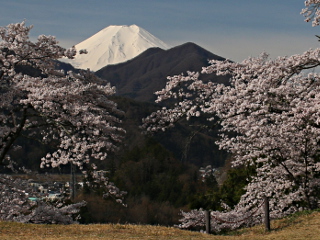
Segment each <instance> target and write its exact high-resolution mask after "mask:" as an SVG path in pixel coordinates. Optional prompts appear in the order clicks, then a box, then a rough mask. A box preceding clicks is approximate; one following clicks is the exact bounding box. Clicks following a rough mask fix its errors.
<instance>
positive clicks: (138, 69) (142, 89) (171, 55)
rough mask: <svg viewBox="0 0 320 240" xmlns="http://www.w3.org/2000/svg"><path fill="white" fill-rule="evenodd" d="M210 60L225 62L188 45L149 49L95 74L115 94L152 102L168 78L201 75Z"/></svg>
mask: <svg viewBox="0 0 320 240" xmlns="http://www.w3.org/2000/svg"><path fill="white" fill-rule="evenodd" d="M211 59H215V60H225V59H224V58H222V57H220V56H217V55H215V54H213V53H211V52H209V51H207V50H205V49H204V48H202V47H200V46H198V45H196V44H194V43H190V42H189V43H185V44H182V45H180V46H177V47H174V48H171V49H169V50H163V49H160V48H150V49H148V50H146V51H145V52H143V53H141V54H140V55H138V56H137V57H135V58H133V59H131V60H129V61H127V62H124V63H120V64H117V65H108V66H106V67H104V68H102V69H100V70H98V71H97V72H96V75H97V76H99V77H100V78H103V79H106V80H107V81H108V82H110V83H111V85H113V86H115V87H116V88H117V95H120V96H125V97H129V98H132V99H135V100H138V101H147V102H153V101H154V100H155V99H156V97H155V95H154V92H156V91H159V90H161V89H162V88H163V87H165V84H166V82H167V76H173V75H177V74H181V73H186V72H187V71H197V72H200V71H201V69H202V67H203V66H208V60H211ZM200 77H201V78H202V79H203V80H208V79H210V80H211V81H214V82H226V81H227V79H228V78H227V77H224V76H216V75H213V74H211V75H201V76H200Z"/></svg>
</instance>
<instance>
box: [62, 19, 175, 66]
mask: <svg viewBox="0 0 320 240" xmlns="http://www.w3.org/2000/svg"><path fill="white" fill-rule="evenodd" d="M152 47H159V48H162V49H165V50H166V49H169V48H171V47H170V46H169V45H167V44H166V43H164V42H162V41H161V40H160V39H158V38H156V37H155V36H153V35H152V34H151V33H149V32H148V31H146V30H145V29H143V28H141V27H138V26H137V25H130V26H126V25H123V26H115V25H111V26H109V27H106V28H104V29H102V30H101V31H100V32H98V33H96V34H94V35H93V36H91V37H89V38H88V39H86V40H84V41H83V42H81V43H79V44H77V45H75V48H76V50H77V51H80V50H82V49H86V50H87V52H88V53H87V54H79V53H78V54H77V55H76V56H75V58H74V59H62V61H63V62H67V63H70V64H71V65H73V66H74V67H75V68H80V69H87V68H90V70H92V71H97V70H99V69H101V68H102V67H105V66H106V65H110V64H117V63H121V62H126V61H128V60H130V59H132V58H134V57H136V56H137V55H139V54H140V53H142V52H144V51H145V50H147V49H148V48H152Z"/></svg>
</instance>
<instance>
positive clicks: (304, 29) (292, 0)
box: [0, 0, 320, 61]
mask: <svg viewBox="0 0 320 240" xmlns="http://www.w3.org/2000/svg"><path fill="white" fill-rule="evenodd" d="M0 2H1V5H0V6H1V8H0V26H6V25H8V24H9V23H16V22H21V21H23V20H26V23H27V25H34V28H33V30H32V32H31V35H32V37H35V36H38V35H40V34H45V35H54V36H56V37H57V39H58V40H59V41H60V43H61V45H62V46H64V47H71V46H72V45H75V44H77V43H79V42H81V41H83V40H85V39H86V38H88V37H90V36H92V35H93V34H95V33H96V32H98V31H100V30H101V29H103V28H105V27H107V26H109V25H131V24H136V25H138V26H140V27H142V28H144V29H146V30H147V31H149V32H150V33H151V34H153V35H155V36H156V37H158V38H159V39H161V40H162V41H164V42H166V43H168V44H170V45H172V46H176V45H180V44H182V43H185V42H194V43H196V44H198V45H200V46H202V47H204V48H206V49H207V50H209V51H211V52H212V53H215V54H218V55H220V56H223V57H226V58H229V59H232V60H235V61H241V60H243V59H244V58H247V57H248V56H257V55H259V53H261V52H263V51H266V52H268V53H270V54H271V56H272V57H276V56H279V55H292V54H296V53H302V52H304V51H306V50H308V49H310V48H315V47H318V45H319V43H318V41H317V38H316V37H315V36H314V35H315V34H319V35H320V27H312V26H311V24H310V23H305V22H304V18H303V16H301V15H300V11H301V9H302V8H303V7H304V0H223V1H222V0H219V1H218V0H157V1H156V0H112V1H109V0H90V1H89V0H64V1H61V0H0Z"/></svg>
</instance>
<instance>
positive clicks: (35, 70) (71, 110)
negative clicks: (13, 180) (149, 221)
mask: <svg viewBox="0 0 320 240" xmlns="http://www.w3.org/2000/svg"><path fill="white" fill-rule="evenodd" d="M31 29H32V26H30V27H28V26H26V25H25V22H22V23H17V24H10V25H8V26H7V27H0V38H1V39H0V164H1V165H6V166H14V162H15V161H14V160H15V159H12V158H11V153H12V152H13V151H15V150H16V149H17V148H18V147H19V146H18V145H17V140H18V139H19V138H21V137H24V138H32V139H34V138H37V137H39V136H41V137H40V139H37V140H38V141H40V142H42V143H43V144H54V145H53V146H54V149H55V150H53V151H52V152H48V153H47V154H46V155H45V156H43V158H42V159H41V164H40V159H39V164H40V165H41V167H58V166H60V165H65V164H69V163H71V164H74V165H76V166H78V167H79V168H80V169H82V170H83V171H84V170H85V169H88V168H89V169H93V170H90V171H88V172H85V171H84V173H85V174H89V173H90V174H92V177H93V178H94V177H95V176H98V174H97V171H98V169H97V167H96V165H95V164H94V163H92V161H94V160H96V161H100V160H105V159H106V157H107V154H108V153H110V152H113V151H115V150H117V144H118V143H119V142H121V139H122V138H123V136H124V134H125V131H124V129H122V128H121V127H120V126H119V124H120V122H121V121H120V120H119V116H120V115H121V114H122V111H120V110H119V109H118V108H117V105H116V103H115V102H113V101H112V100H110V96H112V95H113V94H114V93H115V88H114V87H111V86H110V84H108V83H107V84H106V83H105V81H103V80H101V79H99V78H98V77H96V76H95V75H94V74H93V73H92V72H90V70H87V71H81V72H80V73H73V72H68V73H65V72H63V71H58V70H56V69H55V66H56V64H57V63H56V62H57V61H56V60H58V59H60V58H62V57H68V58H73V57H74V56H75V54H76V51H75V49H74V48H71V49H64V48H62V47H61V46H59V45H58V41H57V40H56V39H55V37H53V36H44V35H41V36H39V37H38V39H37V40H36V41H35V42H32V41H31V40H30V39H29V32H30V30H31ZM82 53H86V51H85V50H83V51H82ZM21 167H23V166H21ZM103 180H104V183H105V186H106V189H107V190H106V193H105V195H106V196H107V195H109V196H110V195H111V196H113V197H115V198H116V199H118V201H121V199H122V196H123V194H124V192H121V191H120V190H119V189H118V188H116V187H115V186H114V185H113V184H112V183H110V182H109V179H108V178H107V177H105V178H104V179H103ZM95 181H99V182H101V178H99V179H96V180H95ZM3 184H5V183H4V182H3ZM12 194H16V193H15V192H14V191H12ZM1 197H2V198H3V200H4V201H5V202H10V201H6V200H5V199H6V196H5V195H1ZM17 201H18V202H19V204H20V203H21V204H22V203H23V202H24V201H20V200H17ZM1 202H3V201H2V200H1ZM12 202H14V201H11V203H12ZM21 204H20V205H21ZM22 205H23V204H22ZM22 205H21V206H22ZM8 207H9V208H10V209H11V207H10V206H9V205H8Z"/></svg>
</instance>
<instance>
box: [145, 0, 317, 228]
mask: <svg viewBox="0 0 320 240" xmlns="http://www.w3.org/2000/svg"><path fill="white" fill-rule="evenodd" d="M305 4H306V7H307V8H306V9H303V10H302V14H304V15H305V16H306V21H307V22H308V21H313V25H319V15H320V11H319V10H318V9H319V6H320V1H319V0H315V1H306V2H305ZM319 56H320V49H314V50H309V51H306V52H305V53H303V54H297V55H293V56H289V57H278V58H276V59H270V58H269V56H268V54H266V53H262V54H261V55H260V56H258V57H255V58H253V57H252V58H248V59H245V60H244V61H242V62H240V63H237V62H233V61H230V60H225V61H217V60H212V61H210V66H208V67H204V68H203V69H202V73H204V74H211V73H215V74H217V75H224V76H228V75H229V76H230V81H229V83H228V84H217V83H213V82H210V81H209V82H204V81H202V80H201V79H199V74H198V73H195V72H188V73H187V75H183V74H182V75H177V76H173V77H168V82H167V85H166V87H165V88H164V89H162V90H161V91H158V92H156V95H157V96H158V99H157V100H156V101H157V102H161V101H165V100H168V99H170V100H171V101H172V100H175V101H176V103H175V105H174V107H172V108H163V109H161V110H159V111H157V112H154V113H152V114H151V115H150V116H149V117H147V118H145V119H144V124H143V126H144V127H145V128H146V129H147V130H149V131H157V130H166V129H167V128H168V127H171V126H173V125H174V124H175V123H176V122H177V121H179V120H180V119H181V118H187V119H189V118H191V117H199V116H201V115H207V116H209V118H208V120H209V121H212V120H213V119H218V121H219V123H220V124H221V126H222V129H221V139H220V140H219V141H218V142H217V144H218V145H219V147H220V148H221V149H225V150H228V151H229V152H230V153H232V155H233V158H234V161H233V163H232V164H233V166H242V167H246V166H250V167H251V168H252V167H253V168H254V169H255V171H254V172H255V174H253V175H252V176H251V178H250V179H249V180H250V181H249V183H248V185H247V186H246V187H245V190H246V192H245V194H243V195H242V197H241V199H240V202H239V203H238V204H237V205H235V206H225V207H226V211H223V212H220V211H213V212H212V213H211V216H212V218H213V220H212V227H213V229H215V230H216V231H219V230H221V229H223V228H235V227H239V226H242V225H252V224H256V223H259V222H261V220H262V216H263V212H262V209H261V208H260V206H261V204H262V202H263V197H264V196H267V197H269V199H270V209H271V217H272V218H278V217H283V216H285V215H287V214H290V213H293V212H296V211H299V210H302V209H314V208H318V207H319V205H320V201H319V200H320V173H319V171H320V158H319V157H320V155H319V154H320V152H319V144H320V111H319V109H320V74H319V73H318V71H317V69H316V68H317V67H318V66H319V65H320V57H319ZM235 184H236V183H235ZM230 207H231V208H230ZM253 211H254V212H255V216H254V217H246V216H248V215H250V214H251V213H252V212H253ZM183 216H184V218H183V219H182V224H181V227H190V226H195V225H197V224H198V225H201V224H203V220H201V219H203V212H202V211H197V210H194V211H192V212H190V213H183ZM219 219H220V220H219ZM223 219H225V221H223ZM226 219H227V220H226ZM230 219H234V220H233V221H230ZM241 219H242V220H241Z"/></svg>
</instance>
